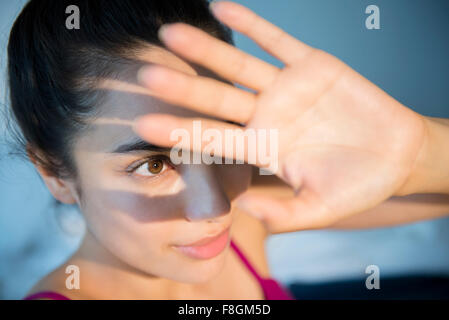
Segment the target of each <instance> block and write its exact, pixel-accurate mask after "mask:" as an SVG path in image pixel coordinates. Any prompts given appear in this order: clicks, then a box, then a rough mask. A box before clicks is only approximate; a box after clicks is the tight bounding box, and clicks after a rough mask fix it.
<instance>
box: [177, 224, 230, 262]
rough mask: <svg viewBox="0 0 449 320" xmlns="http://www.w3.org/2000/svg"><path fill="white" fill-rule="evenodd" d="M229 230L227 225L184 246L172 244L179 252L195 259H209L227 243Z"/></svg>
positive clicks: (217, 253) (218, 252)
mask: <svg viewBox="0 0 449 320" xmlns="http://www.w3.org/2000/svg"><path fill="white" fill-rule="evenodd" d="M229 230H230V227H227V228H226V229H225V230H223V231H222V232H220V233H219V234H217V235H215V236H211V237H205V238H203V239H200V240H199V241H196V242H194V243H191V244H189V245H185V246H173V247H174V248H175V249H176V250H178V251H179V252H181V253H183V254H185V255H187V256H189V257H192V258H196V259H211V258H213V257H215V256H217V255H219V254H220V253H221V252H222V251H223V250H224V249H225V248H226V247H227V245H228V242H229Z"/></svg>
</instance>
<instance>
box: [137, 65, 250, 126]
mask: <svg viewBox="0 0 449 320" xmlns="http://www.w3.org/2000/svg"><path fill="white" fill-rule="evenodd" d="M138 79H139V82H140V83H142V84H143V85H144V86H145V87H147V88H148V89H150V90H151V92H152V94H153V95H154V96H157V97H158V98H160V99H162V100H164V101H166V102H168V103H172V104H176V105H180V106H183V107H187V108H189V109H191V110H195V111H198V112H201V113H204V114H208V115H212V116H216V117H218V118H222V119H226V120H230V121H234V122H239V123H246V122H248V121H249V120H250V118H251V115H252V114H253V112H254V110H255V107H256V97H255V95H254V94H253V93H251V92H248V91H245V90H241V89H238V88H236V87H233V86H231V85H228V84H225V83H224V82H221V81H218V80H215V79H212V78H208V77H201V76H194V75H189V74H186V73H182V72H179V71H176V70H173V69H170V68H166V67H163V66H160V65H151V66H147V67H143V68H142V69H141V70H139V73H138Z"/></svg>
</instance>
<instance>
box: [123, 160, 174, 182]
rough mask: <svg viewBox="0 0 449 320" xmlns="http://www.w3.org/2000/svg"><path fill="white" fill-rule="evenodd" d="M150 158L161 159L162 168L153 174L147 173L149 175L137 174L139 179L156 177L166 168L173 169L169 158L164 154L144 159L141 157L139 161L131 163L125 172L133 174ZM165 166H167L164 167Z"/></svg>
mask: <svg viewBox="0 0 449 320" xmlns="http://www.w3.org/2000/svg"><path fill="white" fill-rule="evenodd" d="M152 160H161V161H162V162H163V166H164V167H163V168H162V170H161V172H160V173H157V174H153V175H149V176H143V175H138V176H139V179H153V178H156V177H158V176H161V175H163V174H164V173H165V172H166V171H167V170H168V169H173V168H174V166H173V164H172V163H171V161H170V158H169V157H167V156H165V155H154V156H151V157H148V158H145V159H142V160H140V161H137V163H134V164H132V165H131V166H129V167H128V168H127V169H126V172H127V173H128V174H129V175H130V176H131V175H133V174H134V173H135V172H136V171H137V170H138V169H139V168H141V167H142V166H143V165H145V164H146V163H149V162H150V161H152ZM166 166H167V167H166Z"/></svg>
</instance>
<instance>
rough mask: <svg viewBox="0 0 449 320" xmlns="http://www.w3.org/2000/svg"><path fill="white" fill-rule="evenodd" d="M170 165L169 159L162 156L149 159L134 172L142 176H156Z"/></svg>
mask: <svg viewBox="0 0 449 320" xmlns="http://www.w3.org/2000/svg"><path fill="white" fill-rule="evenodd" d="M169 167H170V166H169V165H168V164H167V160H165V159H161V158H153V159H148V160H147V161H145V162H144V163H142V164H141V165H140V166H139V167H138V168H137V169H135V170H134V172H135V173H136V174H138V175H140V176H146V177H149V176H156V175H158V174H161V173H162V172H163V171H165V170H167V169H168V168H169Z"/></svg>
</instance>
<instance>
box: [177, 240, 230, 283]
mask: <svg viewBox="0 0 449 320" xmlns="http://www.w3.org/2000/svg"><path fill="white" fill-rule="evenodd" d="M228 251H229V248H226V249H225V250H223V251H222V252H221V253H220V254H219V255H218V256H216V257H214V258H212V259H205V260H193V261H192V260H190V261H189V262H184V263H180V264H179V266H180V267H179V272H177V273H176V274H174V275H173V277H170V278H171V279H172V280H175V281H180V282H186V283H205V282H208V281H210V280H212V279H214V278H216V277H217V276H218V275H219V274H220V273H221V271H222V270H223V268H224V266H225V263H226V259H228V254H227V252H228ZM181 266H182V267H181Z"/></svg>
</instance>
